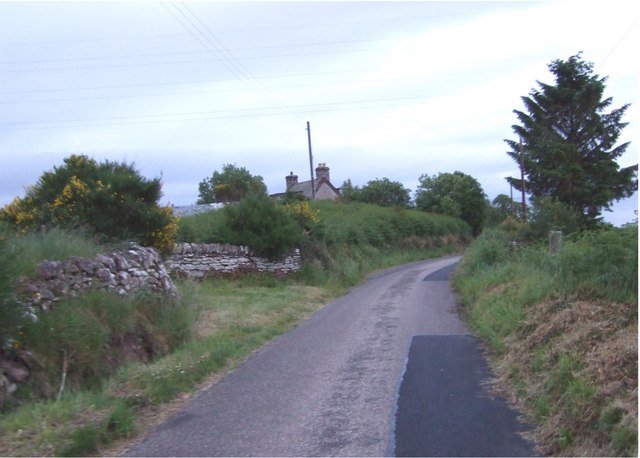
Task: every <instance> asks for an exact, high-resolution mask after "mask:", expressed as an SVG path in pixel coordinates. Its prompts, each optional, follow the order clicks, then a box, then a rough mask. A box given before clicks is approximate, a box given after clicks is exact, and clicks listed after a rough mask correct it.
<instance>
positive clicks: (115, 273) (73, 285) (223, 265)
mask: <svg viewBox="0 0 640 458" xmlns="http://www.w3.org/2000/svg"><path fill="white" fill-rule="evenodd" d="M300 265H301V259H300V250H298V249H295V250H293V251H292V252H290V253H288V254H287V255H285V256H283V257H282V258H281V259H280V260H276V261H270V260H267V259H265V258H262V257H260V256H257V255H255V254H254V253H253V252H252V251H251V249H250V248H248V247H245V246H234V245H228V244H219V243H212V244H197V243H179V244H176V247H175V250H174V253H173V255H172V256H171V257H170V258H169V259H167V260H166V261H163V260H162V259H161V257H160V255H159V254H158V252H157V251H156V250H154V249H153V248H147V247H142V246H139V245H137V244H131V246H130V248H129V249H128V250H124V251H118V252H115V253H110V254H98V255H96V256H94V257H93V258H80V257H76V256H72V257H70V258H69V259H67V260H66V261H42V262H41V263H40V264H38V267H37V269H38V276H37V278H36V279H28V280H27V279H24V280H23V281H22V282H21V285H20V288H19V289H20V290H21V292H22V293H23V294H22V295H21V296H22V297H23V298H25V299H24V304H25V305H26V306H27V308H28V309H29V310H30V313H36V314H37V312H38V311H39V310H42V311H47V310H49V308H51V306H52V305H53V304H54V303H55V302H57V301H58V300H60V298H61V297H64V296H77V295H78V294H80V293H81V292H82V291H85V290H87V289H89V288H99V289H106V290H107V291H111V292H114V293H117V294H128V293H129V292H131V291H136V290H139V289H141V288H149V289H151V290H152V291H157V292H162V293H165V294H169V295H173V296H175V295H177V290H176V287H175V285H174V284H173V281H172V280H171V277H170V274H172V273H173V274H175V275H176V276H178V277H182V278H190V279H201V278H205V277H212V276H220V275H227V274H231V275H238V274H243V273H249V272H269V273H272V274H274V275H276V276H286V275H288V274H291V273H292V272H295V271H297V270H299V269H300Z"/></svg>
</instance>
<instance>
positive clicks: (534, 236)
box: [527, 197, 581, 240]
mask: <svg viewBox="0 0 640 458" xmlns="http://www.w3.org/2000/svg"><path fill="white" fill-rule="evenodd" d="M528 220H529V227H528V230H527V237H528V238H529V239H530V240H542V239H545V238H546V237H547V235H548V234H549V231H562V233H563V234H565V235H568V234H573V233H575V232H578V231H579V230H580V221H581V220H580V215H578V214H577V213H576V212H575V210H574V209H572V208H571V207H569V206H568V205H566V204H563V203H562V202H560V201H558V200H553V199H550V198H548V197H534V198H533V199H532V202H531V205H530V207H529V215H528Z"/></svg>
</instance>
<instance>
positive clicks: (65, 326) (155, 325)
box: [20, 290, 195, 394]
mask: <svg viewBox="0 0 640 458" xmlns="http://www.w3.org/2000/svg"><path fill="white" fill-rule="evenodd" d="M194 318H195V317H194V316H193V315H192V314H191V313H190V311H189V309H188V308H180V307H179V303H175V302H173V301H170V300H167V299H166V298H161V297H159V296H156V295H152V294H146V293H139V294H138V295H135V296H117V295H115V294H111V293H108V292H105V291H100V290H93V291H89V292H87V293H85V294H83V295H82V296H80V297H77V298H66V299H62V300H60V301H59V302H58V303H57V304H56V306H55V307H54V308H53V309H52V310H51V311H49V312H47V313H40V314H39V315H38V319H37V320H36V321H35V322H29V323H27V324H25V325H24V326H23V328H22V333H21V335H20V339H21V340H20V343H21V345H23V346H25V347H26V348H28V349H29V350H30V351H31V352H33V353H34V355H36V357H37V358H38V360H39V361H41V363H42V367H41V373H42V377H40V378H39V379H40V380H35V381H34V383H36V384H37V383H39V384H40V385H39V386H33V389H34V390H36V392H40V393H43V394H45V393H46V389H45V388H46V385H49V386H57V385H58V384H59V381H60V377H61V371H62V370H63V367H64V366H65V365H66V367H67V376H66V378H67V386H68V387H69V388H70V389H71V390H74V389H80V388H84V387H91V386H95V385H96V384H97V383H99V382H100V381H101V380H102V379H103V378H105V377H107V376H109V375H110V374H112V373H114V372H115V370H116V369H117V368H118V366H119V365H120V364H122V363H123V362H124V361H125V360H126V358H127V352H128V351H130V350H131V349H128V348H127V345H131V344H132V343H135V345H136V346H138V347H139V349H140V350H139V351H142V352H143V354H140V355H139V356H140V357H142V358H149V357H154V356H158V355H160V354H163V353H165V352H167V351H168V350H170V349H172V348H175V347H176V346H178V345H179V344H180V343H182V342H183V341H184V340H185V339H186V338H187V337H188V336H189V332H190V326H191V324H192V322H193V320H194ZM136 351H138V350H136ZM43 382H44V385H42V383H43Z"/></svg>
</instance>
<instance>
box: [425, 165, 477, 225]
mask: <svg viewBox="0 0 640 458" xmlns="http://www.w3.org/2000/svg"><path fill="white" fill-rule="evenodd" d="M485 199H486V195H485V193H484V191H483V190H482V186H480V183H478V181H477V180H476V179H475V178H473V177H472V176H470V175H466V174H464V173H462V172H457V171H456V172H453V173H440V174H438V175H437V176H436V175H434V176H431V177H430V176H428V175H422V176H421V177H420V185H419V186H418V189H417V190H416V207H418V208H419V209H420V210H424V211H428V212H432V213H442V214H445V215H451V216H456V217H458V218H460V219H462V220H463V221H466V222H467V223H468V224H469V226H471V230H472V231H473V234H474V235H478V234H479V233H480V231H481V230H482V225H483V222H484V218H485V209H486V205H487V204H486V201H485Z"/></svg>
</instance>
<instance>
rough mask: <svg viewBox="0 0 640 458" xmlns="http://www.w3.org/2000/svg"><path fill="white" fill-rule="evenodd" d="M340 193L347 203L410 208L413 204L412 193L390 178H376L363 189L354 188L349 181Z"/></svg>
mask: <svg viewBox="0 0 640 458" xmlns="http://www.w3.org/2000/svg"><path fill="white" fill-rule="evenodd" d="M340 192H341V194H342V198H343V200H345V201H347V202H364V203H368V204H376V205H380V206H382V207H408V206H409V203H410V202H411V197H410V195H409V192H410V191H409V190H408V189H406V188H405V187H404V186H403V185H402V183H400V182H397V181H391V180H390V179H389V178H382V179H377V178H376V179H375V180H371V181H369V182H367V184H366V185H364V186H362V187H358V186H353V185H352V184H351V180H347V181H345V182H344V184H343V185H342V188H341V189H340Z"/></svg>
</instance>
